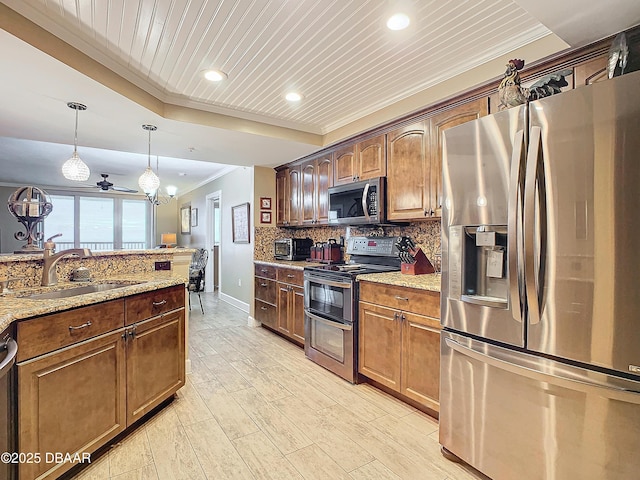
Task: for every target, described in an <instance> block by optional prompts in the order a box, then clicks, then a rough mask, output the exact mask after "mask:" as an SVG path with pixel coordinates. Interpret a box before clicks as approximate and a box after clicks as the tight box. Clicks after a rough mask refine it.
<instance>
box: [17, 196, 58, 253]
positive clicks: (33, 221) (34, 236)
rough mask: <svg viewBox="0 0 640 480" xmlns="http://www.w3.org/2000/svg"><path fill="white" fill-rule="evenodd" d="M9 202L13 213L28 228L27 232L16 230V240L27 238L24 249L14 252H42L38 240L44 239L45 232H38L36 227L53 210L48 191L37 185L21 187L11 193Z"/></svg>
mask: <svg viewBox="0 0 640 480" xmlns="http://www.w3.org/2000/svg"><path fill="white" fill-rule="evenodd" d="M7 204H8V205H7V206H8V208H9V211H10V212H11V215H13V216H14V217H16V219H17V220H18V221H19V222H20V223H21V224H22V225H24V228H25V229H26V232H16V233H15V234H14V235H13V236H14V237H15V238H16V240H20V241H22V240H25V239H26V240H27V243H26V244H24V245H23V246H22V249H20V250H16V251H14V252H13V253H42V252H43V250H42V249H41V248H39V247H38V244H37V242H38V241H39V240H42V237H43V233H42V232H37V231H36V227H37V225H38V223H39V222H41V221H42V220H44V218H45V217H46V216H47V215H49V214H50V213H51V210H53V204H52V203H51V198H50V197H49V195H48V194H47V192H45V191H44V190H41V189H39V188H37V187H20V188H19V189H17V190H16V191H15V192H13V193H12V194H11V196H10V197H9V200H8V202H7Z"/></svg>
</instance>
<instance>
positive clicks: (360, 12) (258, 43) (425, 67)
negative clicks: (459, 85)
mask: <svg viewBox="0 0 640 480" xmlns="http://www.w3.org/2000/svg"><path fill="white" fill-rule="evenodd" d="M5 3H7V4H8V5H9V6H10V7H11V8H15V9H16V10H18V11H21V12H22V13H23V14H25V15H26V14H27V13H28V14H29V15H28V17H29V18H31V19H33V20H34V21H36V23H39V24H40V25H41V26H43V27H44V28H46V29H47V30H49V31H51V32H53V33H54V34H56V35H57V36H59V37H60V38H62V39H63V40H64V41H66V42H67V43H70V44H71V45H73V46H75V47H76V48H78V49H79V50H81V51H83V52H85V53H87V54H89V55H90V56H92V57H93V58H95V59H97V60H98V61H100V62H101V63H103V64H104V65H106V66H107V67H108V68H110V69H111V70H113V71H115V72H116V73H118V74H119V75H121V76H123V77H124V78H126V79H128V80H129V81H131V82H133V83H135V84H136V85H138V86H139V87H141V88H143V89H145V90H146V91H148V92H150V93H152V94H154V95H156V96H157V97H159V98H160V99H161V100H163V101H165V102H168V103H174V104H178V105H186V106H192V107H196V108H201V109H204V110H208V111H215V112H219V113H226V114H231V115H236V116H241V117H244V118H252V119H258V120H260V121H262V122H266V123H274V124H278V125H283V126H290V127H293V128H297V129H300V130H305V131H308V132H314V133H326V132H328V131H331V130H333V129H336V128H339V127H341V126H343V125H345V124H347V123H349V122H351V121H354V120H356V119H358V118H361V117H363V116H365V115H367V114H369V113H371V112H373V111H376V110H378V109H380V108H383V107H385V106H387V105H390V104H392V103H394V102H397V101H398V100H401V99H403V98H406V97H408V96H410V95H412V94H414V93H416V92H418V91H421V90H423V89H425V88H428V87H430V86H432V85H435V84H437V83H439V82H443V81H446V80H447V79H448V78H451V77H453V76H455V75H457V74H459V73H462V72H464V71H466V70H469V69H470V68H472V67H474V66H477V65H480V64H482V63H484V62H487V61H488V60H491V59H493V58H497V57H499V56H500V55H505V54H507V53H508V52H511V51H513V50H514V49H516V48H518V47H521V46H523V45H526V44H528V43H530V42H532V41H534V40H537V39H539V38H542V37H544V36H546V35H548V34H549V33H550V32H549V30H547V28H545V27H544V26H543V25H542V24H540V23H539V22H538V21H537V20H535V19H534V18H533V17H532V16H530V15H529V14H528V13H526V12H525V11H524V10H523V9H522V8H521V7H519V6H518V5H516V4H515V3H514V2H513V1H511V0H483V1H477V0H414V1H408V2H405V3H406V5H405V6H406V7H407V9H408V11H409V12H410V14H411V18H412V20H413V23H412V25H411V27H410V28H409V29H408V30H407V31H402V32H391V31H389V30H388V29H387V28H386V27H385V24H384V22H385V21H386V18H387V16H388V14H389V13H390V12H391V9H390V6H392V4H393V3H394V2H391V1H389V2H388V1H385V0H350V1H345V0H155V1H153V0H109V1H107V0H8V1H5ZM25 12H26V13H25ZM208 68H216V69H220V70H222V71H224V72H225V73H227V74H228V79H227V80H226V81H224V82H222V83H220V84H212V83H209V82H207V81H206V80H204V79H203V78H202V75H201V72H202V71H203V70H205V69H208ZM497 73H498V72H496V74H497ZM290 89H296V90H298V91H300V92H301V93H302V94H303V95H304V97H305V98H304V99H303V101H302V102H300V104H298V105H295V106H292V105H290V104H289V103H287V102H286V101H285V100H284V99H283V95H284V93H285V92H286V91H288V90H290Z"/></svg>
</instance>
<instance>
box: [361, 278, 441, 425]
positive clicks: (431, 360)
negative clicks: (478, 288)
mask: <svg viewBox="0 0 640 480" xmlns="http://www.w3.org/2000/svg"><path fill="white" fill-rule="evenodd" d="M361 283H362V284H361V287H360V298H361V301H360V304H359V307H360V317H359V332H360V333H359V350H358V371H359V372H360V373H361V374H362V375H364V376H365V377H367V378H370V379H371V380H374V381H375V382H378V383H379V384H381V385H384V386H386V387H388V388H390V389H392V390H394V391H396V392H398V393H400V394H402V395H404V396H405V397H407V398H409V399H411V400H413V401H415V402H417V403H419V404H421V405H424V406H425V407H427V408H429V409H431V410H433V411H434V412H436V413H437V412H439V409H440V404H439V386H440V320H439V318H436V317H435V315H436V314H437V315H438V316H439V295H438V294H437V293H436V292H427V291H421V290H416V289H411V288H403V287H390V286H382V285H381V286H378V285H376V284H373V283H370V282H361ZM374 301H375V302H376V303H372V302H374ZM408 310H414V311H413V312H412V311H408ZM415 311H419V312H420V313H415ZM428 315H434V316H428Z"/></svg>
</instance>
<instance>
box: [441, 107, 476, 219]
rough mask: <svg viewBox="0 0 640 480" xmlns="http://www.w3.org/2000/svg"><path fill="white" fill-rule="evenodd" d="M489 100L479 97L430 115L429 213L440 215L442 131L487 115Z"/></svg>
mask: <svg viewBox="0 0 640 480" xmlns="http://www.w3.org/2000/svg"><path fill="white" fill-rule="evenodd" d="M488 111H489V101H488V99H487V98H480V99H478V100H475V101H473V102H469V103H465V104H463V105H460V106H458V107H455V108H452V109H451V110H446V111H444V112H442V113H439V114H438V115H435V116H433V117H431V119H430V126H431V162H430V163H431V189H430V190H431V201H430V208H429V214H430V216H432V217H437V218H440V217H441V216H442V132H444V131H445V130H446V129H447V128H451V127H455V126H456V125H461V124H463V123H466V122H469V121H471V120H475V119H477V118H480V117H484V116H485V115H487V113H488Z"/></svg>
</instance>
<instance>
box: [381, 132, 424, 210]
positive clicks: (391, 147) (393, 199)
mask: <svg viewBox="0 0 640 480" xmlns="http://www.w3.org/2000/svg"><path fill="white" fill-rule="evenodd" d="M387 139H388V143H387V159H388V166H387V218H388V219H389V220H409V219H414V218H424V217H425V216H428V215H427V212H428V210H429V208H430V189H431V183H430V175H431V169H430V165H429V160H430V158H429V130H428V125H427V122H424V121H422V122H417V123H414V124H412V125H409V126H406V127H402V128H399V129H397V130H394V131H393V132H390V133H389V134H387Z"/></svg>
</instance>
